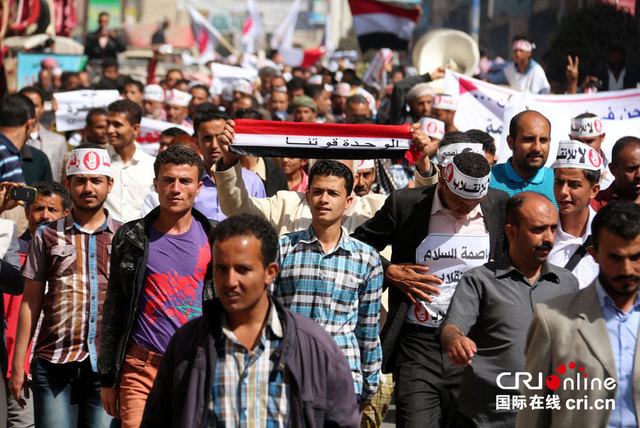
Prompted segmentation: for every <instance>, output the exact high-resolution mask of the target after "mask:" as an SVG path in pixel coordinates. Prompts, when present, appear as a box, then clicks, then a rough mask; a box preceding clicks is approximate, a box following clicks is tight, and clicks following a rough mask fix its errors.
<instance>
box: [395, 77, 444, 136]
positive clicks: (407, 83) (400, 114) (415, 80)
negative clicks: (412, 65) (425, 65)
mask: <svg viewBox="0 0 640 428" xmlns="http://www.w3.org/2000/svg"><path fill="white" fill-rule="evenodd" d="M444 72H445V68H444V67H438V68H436V69H435V70H433V71H432V72H430V73H425V74H422V75H420V76H411V77H406V78H404V79H402V80H400V81H399V82H396V83H394V85H393V91H392V92H391V100H390V102H389V119H390V123H391V125H402V124H403V123H407V122H408V123H414V122H417V121H418V120H420V118H421V117H427V116H429V115H430V113H431V97H433V95H434V94H435V92H434V91H433V89H432V88H431V87H430V86H429V85H427V82H430V81H432V80H436V79H440V78H442V77H444ZM407 104H409V107H410V108H411V114H409V115H407V111H406V105H407Z"/></svg>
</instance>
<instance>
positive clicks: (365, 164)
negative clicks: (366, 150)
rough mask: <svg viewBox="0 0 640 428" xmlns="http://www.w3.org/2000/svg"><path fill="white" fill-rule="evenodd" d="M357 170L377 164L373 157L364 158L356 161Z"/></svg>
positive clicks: (373, 166)
mask: <svg viewBox="0 0 640 428" xmlns="http://www.w3.org/2000/svg"><path fill="white" fill-rule="evenodd" d="M356 162H357V164H356V171H362V170H363V169H371V168H375V164H374V163H373V159H363V160H359V161H356Z"/></svg>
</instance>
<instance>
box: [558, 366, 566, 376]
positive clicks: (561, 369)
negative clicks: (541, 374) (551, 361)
mask: <svg viewBox="0 0 640 428" xmlns="http://www.w3.org/2000/svg"><path fill="white" fill-rule="evenodd" d="M556 371H557V372H558V373H559V374H564V373H565V372H566V371H567V368H566V367H565V365H564V364H558V367H556Z"/></svg>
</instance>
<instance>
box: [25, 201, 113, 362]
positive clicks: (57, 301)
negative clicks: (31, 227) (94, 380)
mask: <svg viewBox="0 0 640 428" xmlns="http://www.w3.org/2000/svg"><path fill="white" fill-rule="evenodd" d="M105 213H106V214H107V219H106V220H105V222H104V224H103V225H102V227H101V228H100V229H99V230H96V231H90V230H87V229H84V228H82V227H81V226H80V225H78V224H77V223H76V222H75V220H74V218H73V214H69V215H67V216H66V217H63V218H61V219H60V220H58V221H55V222H53V223H49V224H47V225H44V226H41V227H40V228H39V229H38V230H37V232H36V234H35V236H34V237H33V239H32V241H31V247H30V248H29V254H28V255H27V260H26V261H25V264H24V266H23V268H22V274H23V276H24V277H25V278H28V279H32V280H34V281H40V282H43V283H44V282H46V283H47V289H46V292H45V295H44V299H43V301H42V324H41V327H40V332H39V334H38V339H37V342H36V345H35V349H34V352H33V354H34V356H38V357H40V358H43V359H45V360H47V361H49V362H51V363H54V364H64V363H69V362H74V361H84V360H85V359H86V358H87V357H89V358H90V361H91V366H92V367H93V370H94V371H96V370H97V360H98V349H97V344H98V342H99V339H100V325H101V323H102V305H103V303H104V298H105V295H106V292H107V279H108V277H109V262H110V259H111V240H112V238H113V235H114V234H115V232H116V231H117V230H118V228H119V227H120V223H118V222H116V221H114V220H113V219H112V218H111V217H110V216H109V215H108V212H107V211H106V210H105Z"/></svg>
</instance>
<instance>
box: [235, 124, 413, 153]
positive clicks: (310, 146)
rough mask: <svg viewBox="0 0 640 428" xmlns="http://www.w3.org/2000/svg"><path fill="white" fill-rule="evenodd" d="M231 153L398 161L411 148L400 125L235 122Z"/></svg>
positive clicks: (404, 127) (406, 128)
mask: <svg viewBox="0 0 640 428" xmlns="http://www.w3.org/2000/svg"><path fill="white" fill-rule="evenodd" d="M234 122H235V127H234V130H235V132H236V136H235V139H234V142H233V144H232V145H231V151H233V152H235V153H238V154H241V155H248V156H267V157H271V156H275V157H292V158H296V157H297V158H313V159H377V158H383V159H401V158H402V157H403V156H404V154H405V152H406V151H407V150H409V149H410V148H411V132H410V127H409V125H408V124H404V125H345V124H336V123H300V122H275V121H268V120H250V119H236V120H235V121H234Z"/></svg>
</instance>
